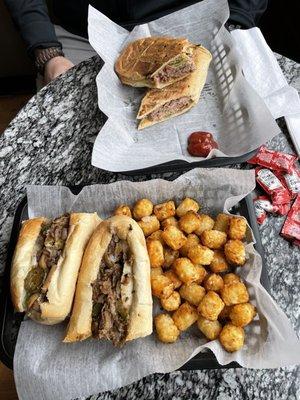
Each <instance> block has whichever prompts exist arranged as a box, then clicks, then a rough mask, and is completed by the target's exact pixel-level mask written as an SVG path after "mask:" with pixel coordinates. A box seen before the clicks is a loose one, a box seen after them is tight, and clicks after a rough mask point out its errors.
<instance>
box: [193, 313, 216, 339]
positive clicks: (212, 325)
mask: <svg viewBox="0 0 300 400" xmlns="http://www.w3.org/2000/svg"><path fill="white" fill-rule="evenodd" d="M197 326H198V328H199V330H200V331H201V332H202V333H203V335H204V336H206V337H207V339H209V340H215V339H217V337H218V336H219V334H220V332H221V330H222V325H221V324H220V322H219V321H210V320H209V319H206V318H203V317H201V316H200V317H199V318H198V320H197Z"/></svg>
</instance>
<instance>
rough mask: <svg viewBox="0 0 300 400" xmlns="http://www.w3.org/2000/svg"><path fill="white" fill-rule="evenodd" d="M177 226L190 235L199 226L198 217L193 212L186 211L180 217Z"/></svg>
mask: <svg viewBox="0 0 300 400" xmlns="http://www.w3.org/2000/svg"><path fill="white" fill-rule="evenodd" d="M178 225H179V228H180V229H181V230H182V231H184V232H185V233H192V232H194V231H195V230H196V229H198V228H199V226H200V220H199V215H198V214H197V213H195V211H188V212H187V213H186V214H184V215H183V216H182V217H180V219H179V222H178Z"/></svg>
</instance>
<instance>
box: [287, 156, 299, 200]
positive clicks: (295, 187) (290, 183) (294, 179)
mask: <svg viewBox="0 0 300 400" xmlns="http://www.w3.org/2000/svg"><path fill="white" fill-rule="evenodd" d="M283 179H284V181H285V185H286V186H287V188H288V190H289V192H290V194H291V196H292V198H295V197H297V195H298V193H300V170H299V168H298V166H297V165H295V164H294V165H293V167H292V169H291V170H290V172H289V173H286V174H283Z"/></svg>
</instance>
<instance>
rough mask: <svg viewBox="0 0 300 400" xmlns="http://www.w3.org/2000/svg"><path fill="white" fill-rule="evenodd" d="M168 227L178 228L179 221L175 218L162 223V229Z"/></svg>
mask: <svg viewBox="0 0 300 400" xmlns="http://www.w3.org/2000/svg"><path fill="white" fill-rule="evenodd" d="M167 226H176V228H178V221H177V219H176V218H175V217H169V218H166V219H164V220H163V221H161V227H162V228H163V229H165V228H166V227H167Z"/></svg>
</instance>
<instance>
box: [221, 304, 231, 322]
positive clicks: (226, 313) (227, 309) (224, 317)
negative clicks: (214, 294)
mask: <svg viewBox="0 0 300 400" xmlns="http://www.w3.org/2000/svg"><path fill="white" fill-rule="evenodd" d="M232 307H233V306H225V307H224V308H223V310H222V311H221V312H220V314H219V316H218V320H219V321H227V320H229V314H230V311H231V308H232Z"/></svg>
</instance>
